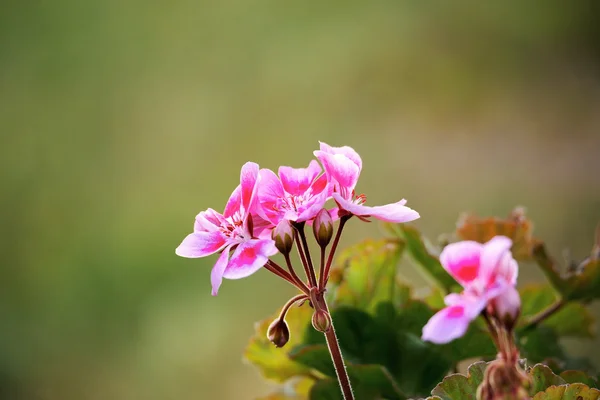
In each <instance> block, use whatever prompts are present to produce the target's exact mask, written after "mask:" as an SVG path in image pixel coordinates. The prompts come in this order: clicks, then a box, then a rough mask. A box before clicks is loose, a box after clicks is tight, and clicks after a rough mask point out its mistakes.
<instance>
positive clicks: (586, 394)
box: [533, 383, 600, 400]
mask: <svg viewBox="0 0 600 400" xmlns="http://www.w3.org/2000/svg"><path fill="white" fill-rule="evenodd" d="M598 399H600V390H598V389H593V388H590V387H588V386H586V385H584V384H583V383H574V384H572V385H561V386H551V387H549V388H548V389H546V390H545V391H543V392H540V393H537V394H536V395H535V396H534V397H533V400H598Z"/></svg>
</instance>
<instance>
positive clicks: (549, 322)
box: [519, 285, 594, 338]
mask: <svg viewBox="0 0 600 400" xmlns="http://www.w3.org/2000/svg"><path fill="white" fill-rule="evenodd" d="M519 292H520V295H521V316H522V318H521V319H522V320H523V321H524V324H526V323H527V320H528V319H530V318H531V317H533V316H535V315H536V314H538V313H539V312H542V311H543V310H545V309H546V308H547V307H549V306H550V305H552V304H553V303H555V302H556V301H558V300H559V298H558V296H557V294H556V291H555V290H554V289H552V288H551V287H550V286H547V285H530V286H527V287H525V288H523V289H521V290H520V291H519ZM542 325H544V326H547V327H549V328H552V329H553V330H554V332H556V334H557V335H558V336H569V337H585V338H591V337H593V336H594V317H593V315H592V313H591V312H590V311H589V310H588V309H587V308H586V307H585V306H584V305H583V304H582V303H580V302H569V303H567V304H566V305H565V306H563V307H562V308H561V309H560V310H559V311H557V312H556V313H554V314H553V315H551V316H550V317H548V318H547V319H546V320H544V321H543V322H542Z"/></svg>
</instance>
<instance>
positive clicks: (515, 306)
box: [492, 286, 521, 330]
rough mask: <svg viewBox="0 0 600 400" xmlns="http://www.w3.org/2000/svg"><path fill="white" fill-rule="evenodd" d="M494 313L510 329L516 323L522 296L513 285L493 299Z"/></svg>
mask: <svg viewBox="0 0 600 400" xmlns="http://www.w3.org/2000/svg"><path fill="white" fill-rule="evenodd" d="M492 308H493V313H494V314H495V316H496V318H498V320H500V321H502V323H503V324H504V326H505V327H506V328H508V329H509V330H510V329H512V328H513V327H514V325H515V322H516V320H517V317H518V316H519V314H520V312H521V298H520V297H519V292H517V289H515V288H514V287H513V286H510V287H509V288H507V289H506V291H505V292H504V293H502V294H501V295H500V296H498V297H496V298H495V299H494V300H493V301H492Z"/></svg>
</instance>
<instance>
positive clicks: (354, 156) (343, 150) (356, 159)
mask: <svg viewBox="0 0 600 400" xmlns="http://www.w3.org/2000/svg"><path fill="white" fill-rule="evenodd" d="M319 148H320V150H321V151H323V152H325V153H329V154H343V155H345V156H346V157H348V158H349V159H350V160H352V162H353V163H354V164H356V166H357V167H358V170H359V171H360V170H361V169H362V159H361V158H360V156H359V155H358V153H357V152H356V151H355V150H354V149H353V148H352V147H350V146H342V147H332V146H330V145H328V144H327V143H324V142H319Z"/></svg>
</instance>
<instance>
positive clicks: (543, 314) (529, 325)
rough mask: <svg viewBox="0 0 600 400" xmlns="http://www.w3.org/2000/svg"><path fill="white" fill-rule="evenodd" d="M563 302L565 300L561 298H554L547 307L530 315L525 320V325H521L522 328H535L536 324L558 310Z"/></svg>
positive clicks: (564, 302)
mask: <svg viewBox="0 0 600 400" xmlns="http://www.w3.org/2000/svg"><path fill="white" fill-rule="evenodd" d="M565 304H567V302H566V301H565V299H563V298H560V299H558V300H556V301H555V302H554V303H552V304H550V305H549V306H548V308H546V309H545V310H542V311H540V312H539V313H538V314H536V315H534V316H533V317H531V318H530V319H529V320H528V321H527V324H525V326H524V327H523V330H529V329H532V328H535V327H536V326H537V325H538V324H540V323H541V322H543V321H544V320H545V319H546V318H548V317H550V316H551V315H552V314H554V313H555V312H557V311H558V310H560V309H561V308H562V307H563V306H564V305H565Z"/></svg>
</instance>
